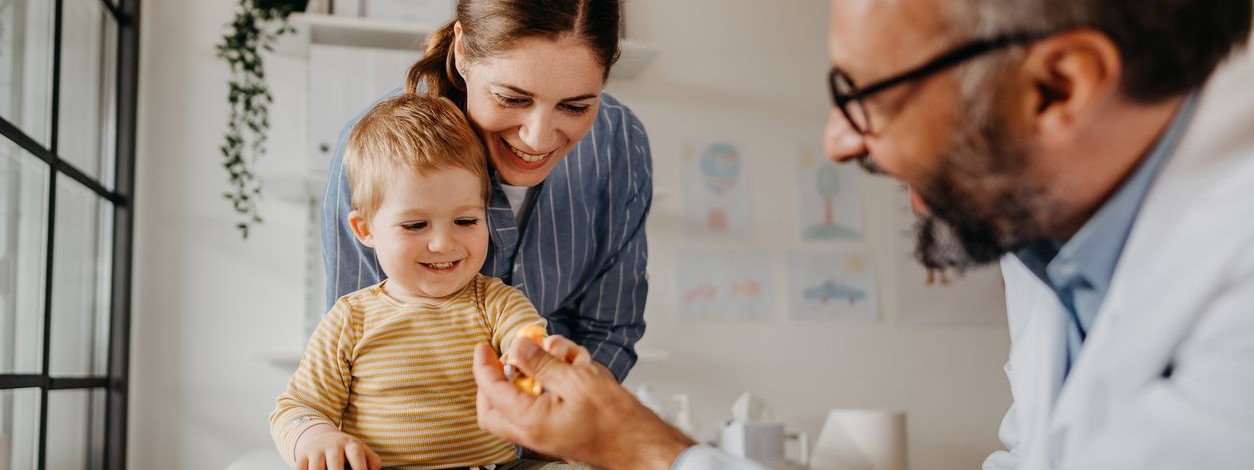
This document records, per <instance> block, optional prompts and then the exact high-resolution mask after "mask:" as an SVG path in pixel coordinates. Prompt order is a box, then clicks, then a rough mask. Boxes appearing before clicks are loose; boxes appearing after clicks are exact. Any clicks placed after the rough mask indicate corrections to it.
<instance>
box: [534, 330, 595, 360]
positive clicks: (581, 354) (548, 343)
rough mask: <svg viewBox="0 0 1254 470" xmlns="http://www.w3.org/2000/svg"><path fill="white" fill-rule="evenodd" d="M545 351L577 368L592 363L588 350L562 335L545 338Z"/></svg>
mask: <svg viewBox="0 0 1254 470" xmlns="http://www.w3.org/2000/svg"><path fill="white" fill-rule="evenodd" d="M544 350H545V351H548V352H549V354H552V355H554V356H557V357H560V358H562V359H563V360H565V361H566V362H568V363H570V364H571V365H573V366H576V367H582V366H586V365H588V364H589V363H591V362H592V355H591V354H588V350H587V349H584V347H583V346H580V345H578V344H575V342H574V341H571V340H569V339H567V338H566V337H563V336H561V335H553V336H549V337H547V338H544Z"/></svg>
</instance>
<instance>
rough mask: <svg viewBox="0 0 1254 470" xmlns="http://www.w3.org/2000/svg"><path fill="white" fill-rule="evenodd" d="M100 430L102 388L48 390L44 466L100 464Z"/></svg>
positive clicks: (101, 427) (89, 465) (90, 465)
mask: <svg viewBox="0 0 1254 470" xmlns="http://www.w3.org/2000/svg"><path fill="white" fill-rule="evenodd" d="M104 433H105V392H104V390H100V389H94V390H52V391H50V392H48V448H47V451H46V452H47V453H46V455H47V457H46V458H47V465H46V468H75V469H78V468H81V469H95V468H103V467H104Z"/></svg>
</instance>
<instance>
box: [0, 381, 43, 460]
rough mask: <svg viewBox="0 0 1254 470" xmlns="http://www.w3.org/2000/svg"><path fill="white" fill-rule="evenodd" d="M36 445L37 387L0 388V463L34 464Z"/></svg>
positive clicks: (37, 434)
mask: <svg viewBox="0 0 1254 470" xmlns="http://www.w3.org/2000/svg"><path fill="white" fill-rule="evenodd" d="M38 447H39V389H36V388H26V389H19V390H0V466H7V467H6V468H15V469H16V468H35V462H36V459H37V456H36V454H37V453H38ZM49 468H51V467H49Z"/></svg>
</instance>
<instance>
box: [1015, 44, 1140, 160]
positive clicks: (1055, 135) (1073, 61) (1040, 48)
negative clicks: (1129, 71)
mask: <svg viewBox="0 0 1254 470" xmlns="http://www.w3.org/2000/svg"><path fill="white" fill-rule="evenodd" d="M1020 73H1021V74H1022V75H1021V76H1022V78H1023V79H1024V80H1023V81H1022V82H1021V83H1022V84H1023V85H1024V86H1023V87H1022V88H1023V89H1022V90H1020V91H1021V92H1022V93H1021V96H1024V97H1025V99H1024V100H1023V102H1022V107H1021V112H1022V113H1023V114H1024V116H1023V117H1025V118H1027V119H1028V121H1026V122H1030V123H1032V125H1031V126H1030V128H1032V129H1035V131H1036V132H1037V133H1038V134H1039V135H1038V136H1037V137H1038V138H1039V139H1041V141H1042V143H1044V144H1046V145H1048V144H1049V143H1050V141H1054V142H1062V141H1071V140H1072V139H1073V138H1074V137H1075V134H1077V133H1078V132H1080V131H1081V130H1083V129H1085V128H1086V127H1088V124H1089V123H1090V121H1092V120H1094V119H1098V118H1099V114H1100V113H1099V111H1100V110H1101V108H1102V107H1103V106H1104V105H1105V104H1106V102H1107V101H1108V100H1109V99H1111V98H1112V97H1115V96H1116V95H1117V94H1118V93H1119V89H1120V87H1119V82H1120V79H1121V78H1122V74H1123V65H1122V62H1120V57H1119V48H1118V47H1117V46H1115V43H1114V42H1113V41H1111V39H1110V37H1108V36H1106V35H1105V34H1103V33H1100V32H1098V31H1094V30H1091V29H1081V30H1076V31H1067V32H1062V33H1058V34H1055V35H1053V36H1050V37H1048V38H1045V39H1042V40H1040V41H1038V42H1037V43H1035V44H1034V45H1033V46H1032V47H1031V48H1030V49H1029V50H1028V52H1027V56H1026V57H1024V60H1023V62H1022V65H1021V67H1020Z"/></svg>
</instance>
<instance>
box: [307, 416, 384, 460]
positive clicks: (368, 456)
mask: <svg viewBox="0 0 1254 470" xmlns="http://www.w3.org/2000/svg"><path fill="white" fill-rule="evenodd" d="M295 457H296V467H294V468H295V470H323V469H326V470H340V469H343V468H351V469H353V470H380V469H382V468H383V459H381V458H379V454H376V453H374V451H373V450H370V447H369V446H367V445H366V444H365V443H364V442H361V439H358V438H356V437H353V436H351V435H348V434H345V433H342V432H340V431H339V430H337V429H335V428H334V427H331V426H330V425H319V426H314V427H312V428H309V429H308V430H306V431H305V434H304V435H303V436H301V437H300V439H298V440H297V441H296V451H295Z"/></svg>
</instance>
